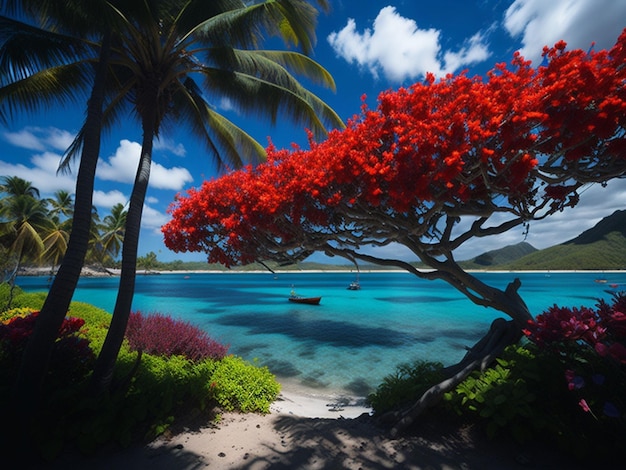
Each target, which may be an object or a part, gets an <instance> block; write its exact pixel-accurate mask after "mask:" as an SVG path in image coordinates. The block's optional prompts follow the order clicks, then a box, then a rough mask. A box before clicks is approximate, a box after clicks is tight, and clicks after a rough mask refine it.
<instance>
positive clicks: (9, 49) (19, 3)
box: [0, 0, 115, 434]
mask: <svg viewBox="0 0 626 470" xmlns="http://www.w3.org/2000/svg"><path fill="white" fill-rule="evenodd" d="M111 3H115V2H113V1H111V0H110V1H106V0H101V1H100V0H94V1H90V2H83V1H80V0H75V1H70V0H68V1H65V2H57V1H51V0H5V1H3V2H2V11H1V13H2V14H1V15H0V31H1V32H2V34H0V69H1V70H3V74H2V75H0V120H2V121H5V122H7V121H10V120H11V118H12V116H13V114H14V113H16V112H17V111H18V110H25V111H36V110H38V109H40V108H46V107H49V106H52V105H54V104H60V105H61V106H63V107H65V106H67V104H68V103H70V102H79V103H87V113H86V119H85V123H84V125H83V127H82V128H81V130H80V132H79V133H78V135H77V137H76V140H75V141H74V143H73V144H72V146H71V147H70V148H69V149H68V156H69V157H72V156H76V155H80V156H81V158H80V164H79V167H78V172H77V179H76V192H75V195H76V199H75V200H76V202H75V206H74V214H73V220H72V230H71V235H70V237H69V241H68V245H67V251H66V253H65V256H64V258H63V262H62V264H61V266H60V268H59V271H58V273H57V275H56V277H55V279H54V282H53V283H52V286H51V288H50V291H49V294H48V296H47V298H46V301H45V303H44V305H43V307H42V309H41V312H40V314H39V318H38V321H37V324H36V326H35V329H34V332H33V334H32V335H31V339H30V340H29V342H28V345H27V347H26V349H25V351H24V354H23V356H22V363H21V366H20V372H19V375H18V379H17V383H16V386H15V387H14V390H15V399H16V403H17V404H16V405H15V407H14V408H15V409H20V410H22V413H24V415H22V416H21V417H20V418H21V419H19V420H18V423H20V424H22V423H23V425H24V427H27V426H28V418H30V416H28V413H29V411H30V410H34V409H36V407H35V406H34V404H36V403H37V400H38V398H39V391H40V389H41V385H42V381H43V378H44V376H45V372H46V370H47V367H48V363H49V358H50V354H51V351H52V347H53V344H54V341H55V338H56V335H57V332H58V330H59V327H60V325H61V323H62V321H63V318H64V317H65V314H66V312H67V309H68V307H69V304H70V302H71V299H72V296H73V294H74V290H75V288H76V284H77V283H78V279H79V276H80V271H81V268H82V265H83V262H84V258H85V253H86V251H87V247H88V244H89V239H90V233H91V231H90V222H91V211H92V197H93V187H94V178H95V170H96V164H97V160H98V154H99V152H100V132H101V128H102V107H103V103H104V99H105V85H106V83H107V81H106V73H107V67H108V57H109V52H110V47H109V46H110V42H111V36H112V34H113V31H114V24H113V23H112V22H110V21H109V19H110V15H108V12H110V11H111V9H110V5H111ZM16 18H19V19H20V20H17V19H16ZM92 39H93V41H91V40H92ZM18 434H19V433H18Z"/></svg>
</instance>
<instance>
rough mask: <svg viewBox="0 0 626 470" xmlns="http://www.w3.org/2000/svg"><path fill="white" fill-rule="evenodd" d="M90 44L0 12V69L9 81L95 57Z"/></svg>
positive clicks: (94, 49) (6, 81) (3, 80)
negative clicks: (8, 16) (1, 14)
mask: <svg viewBox="0 0 626 470" xmlns="http://www.w3.org/2000/svg"><path fill="white" fill-rule="evenodd" d="M96 54H97V51H96V48H95V47H94V46H93V44H91V43H89V42H87V41H85V40H81V39H77V38H75V37H72V36H66V35H62V34H57V33H52V32H49V31H45V30H42V29H39V28H35V27H33V26H30V25H27V24H25V23H21V22H19V21H15V20H12V19H10V18H6V17H1V16H0V70H2V75H1V76H2V83H3V84H6V83H10V82H12V81H16V80H20V79H22V78H25V77H28V76H29V75H31V74H33V73H35V72H37V71H40V70H43V69H46V68H49V67H53V66H57V65H62V64H68V63H72V62H76V61H78V60H79V58H81V57H85V56H90V57H96Z"/></svg>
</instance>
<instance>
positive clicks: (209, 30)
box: [190, 0, 317, 54]
mask: <svg viewBox="0 0 626 470" xmlns="http://www.w3.org/2000/svg"><path fill="white" fill-rule="evenodd" d="M316 23H317V10H316V9H315V8H314V7H313V6H312V5H311V4H309V3H308V2H306V1H304V0H267V1H265V2H262V3H257V4H253V5H250V6H248V7H246V8H238V9H235V10H229V11H225V12H223V13H220V14H217V15H215V16H212V17H210V18H208V19H206V20H205V21H203V22H202V23H200V24H198V26H196V27H195V28H194V29H193V30H192V31H190V34H194V35H197V36H199V37H200V38H202V40H203V41H208V42H209V43H210V44H214V45H219V44H228V45H232V46H236V47H242V48H244V49H257V48H258V47H259V45H260V44H261V42H262V40H263V39H264V38H265V36H277V37H280V38H281V39H282V40H283V41H284V42H285V43H286V44H287V45H289V44H293V45H295V46H300V47H301V48H302V51H303V52H304V53H305V54H310V53H311V52H312V50H313V45H314V44H315V41H316V38H315V26H316Z"/></svg>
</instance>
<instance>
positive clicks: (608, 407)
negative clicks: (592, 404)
mask: <svg viewBox="0 0 626 470" xmlns="http://www.w3.org/2000/svg"><path fill="white" fill-rule="evenodd" d="M602 411H603V413H604V414H605V415H607V416H608V417H609V418H619V416H620V412H619V410H618V409H617V407H616V406H615V405H614V404H613V403H611V402H610V401H607V402H605V403H604V408H603V410H602Z"/></svg>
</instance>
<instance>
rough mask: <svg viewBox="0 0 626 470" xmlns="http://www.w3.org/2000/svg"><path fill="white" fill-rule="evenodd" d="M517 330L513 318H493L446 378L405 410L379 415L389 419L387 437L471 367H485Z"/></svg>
mask: <svg viewBox="0 0 626 470" xmlns="http://www.w3.org/2000/svg"><path fill="white" fill-rule="evenodd" d="M520 335H521V332H520V330H519V329H518V328H517V326H516V325H515V322H513V321H507V320H504V319H503V318H497V319H495V320H494V321H493V323H492V324H491V327H490V328H489V331H488V333H487V334H486V335H485V336H484V337H483V338H482V339H481V340H480V341H479V342H478V343H476V345H474V347H472V348H471V349H470V351H469V352H468V354H466V356H465V357H464V358H463V360H461V362H459V363H458V364H455V365H454V366H452V367H449V368H447V369H445V372H447V377H446V378H445V379H444V380H442V381H441V382H440V383H438V384H436V385H433V386H432V387H431V388H429V389H428V390H426V392H424V394H423V395H422V396H421V397H420V398H419V399H418V400H417V401H416V402H415V403H414V404H413V405H412V406H411V407H410V408H409V409H407V410H405V411H404V412H401V413H397V412H395V413H394V412H392V413H390V414H387V415H383V416H382V417H381V421H386V422H389V421H393V422H395V424H394V425H393V427H392V428H391V431H390V434H391V437H398V435H399V434H401V433H402V432H403V431H404V430H406V429H407V428H408V427H409V426H411V425H412V424H413V423H414V422H415V421H416V420H417V418H418V417H419V416H420V415H421V414H422V412H424V411H425V410H426V409H428V408H430V407H431V406H434V405H436V404H437V403H439V401H440V400H441V398H442V397H443V394H444V393H446V392H448V391H450V390H452V389H453V388H454V387H456V386H457V385H458V384H460V383H461V382H463V381H464V380H465V379H466V378H467V377H468V376H469V375H470V374H471V373H472V372H473V371H474V370H477V369H481V370H483V369H485V368H487V367H488V366H489V364H491V363H492V362H493V361H494V360H495V358H496V357H498V355H500V354H501V353H502V351H503V350H504V348H506V347H507V346H508V345H510V344H514V343H515V342H517V341H518V340H519V339H520Z"/></svg>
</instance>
